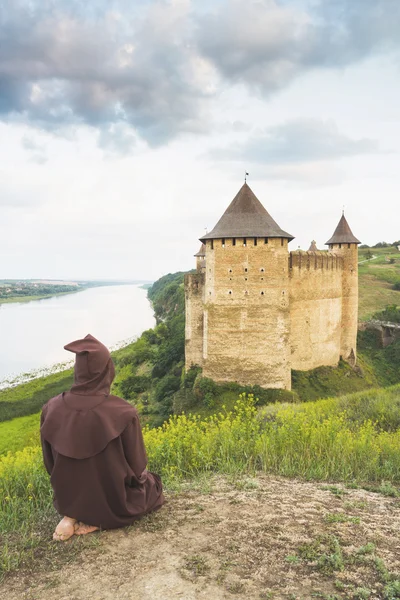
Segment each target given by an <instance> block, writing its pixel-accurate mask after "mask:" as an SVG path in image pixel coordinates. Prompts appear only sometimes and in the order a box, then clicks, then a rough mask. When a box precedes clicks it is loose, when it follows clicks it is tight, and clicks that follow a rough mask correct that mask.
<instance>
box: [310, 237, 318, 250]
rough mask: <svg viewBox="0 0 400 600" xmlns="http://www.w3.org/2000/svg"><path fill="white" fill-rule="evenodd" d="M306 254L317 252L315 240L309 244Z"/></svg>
mask: <svg viewBox="0 0 400 600" xmlns="http://www.w3.org/2000/svg"><path fill="white" fill-rule="evenodd" d="M308 252H318V248H317V242H316V241H315V240H313V241H312V242H311V244H310V247H309V249H308Z"/></svg>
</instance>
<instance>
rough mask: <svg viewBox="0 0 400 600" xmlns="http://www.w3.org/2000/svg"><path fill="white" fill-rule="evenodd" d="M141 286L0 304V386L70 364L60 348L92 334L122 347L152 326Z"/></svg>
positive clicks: (112, 288)
mask: <svg viewBox="0 0 400 600" xmlns="http://www.w3.org/2000/svg"><path fill="white" fill-rule="evenodd" d="M154 323H155V321H154V316H153V311H152V308H151V305H150V303H149V301H148V299H147V291H146V290H144V289H141V288H140V286H139V285H115V286H107V287H96V288H90V289H87V290H83V291H82V292H77V293H73V294H68V295H65V296H55V297H53V298H48V299H45V300H34V301H32V302H27V303H17V304H1V305H0V385H1V382H2V381H3V385H4V380H11V379H13V378H15V377H16V376H20V375H22V374H24V373H26V372H31V371H36V370H38V369H39V370H42V369H46V368H48V367H51V366H52V365H54V364H55V363H60V362H66V361H70V360H71V359H72V358H73V355H71V353H70V352H67V351H66V350H64V348H63V347H64V345H65V344H67V343H68V342H71V341H73V340H75V339H78V338H81V337H84V336H85V335H86V334H87V333H91V334H92V335H94V336H95V337H96V338H98V339H99V340H100V341H101V342H103V343H104V344H105V345H106V346H108V347H110V346H111V347H112V346H116V345H120V344H121V343H123V342H124V341H128V340H130V339H132V338H135V337H137V336H138V335H140V334H141V333H142V332H143V331H144V330H146V329H149V328H151V327H153V326H154Z"/></svg>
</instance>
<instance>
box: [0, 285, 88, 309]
mask: <svg viewBox="0 0 400 600" xmlns="http://www.w3.org/2000/svg"><path fill="white" fill-rule="evenodd" d="M88 289H89V288H87V287H81V288H79V289H77V290H71V291H69V292H56V293H55V294H45V295H43V296H12V297H11V298H0V306H1V305H2V304H23V303H25V302H32V301H34V300H49V299H50V298H55V297H56V296H67V295H69V294H77V293H78V292H83V291H84V290H88Z"/></svg>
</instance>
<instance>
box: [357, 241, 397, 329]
mask: <svg viewBox="0 0 400 600" xmlns="http://www.w3.org/2000/svg"><path fill="white" fill-rule="evenodd" d="M369 254H372V255H373V256H376V258H374V259H372V260H369V261H368V262H362V263H361V264H360V265H359V268H358V273H359V319H360V320H361V321H366V320H368V319H369V318H370V317H371V316H372V315H373V314H374V313H375V312H377V311H379V310H382V309H383V308H384V307H385V306H387V305H389V304H396V305H400V291H397V290H394V289H393V286H394V284H396V283H398V282H400V252H399V251H398V250H397V248H395V247H394V246H392V247H389V248H366V249H360V252H359V260H360V261H364V260H366V259H367V257H368V256H369ZM390 260H394V261H395V262H394V263H390V262H389V261H390Z"/></svg>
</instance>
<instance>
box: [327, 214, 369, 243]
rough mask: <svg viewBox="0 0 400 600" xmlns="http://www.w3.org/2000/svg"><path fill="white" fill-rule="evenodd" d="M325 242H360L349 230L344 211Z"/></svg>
mask: <svg viewBox="0 0 400 600" xmlns="http://www.w3.org/2000/svg"><path fill="white" fill-rule="evenodd" d="M325 243H326V244H361V242H360V240H358V239H357V238H356V237H355V236H354V235H353V232H352V231H351V229H350V227H349V224H348V222H347V221H346V217H345V216H344V213H343V214H342V217H341V219H340V221H339V223H338V226H337V227H336V229H335V233H334V234H333V236H332V237H331V238H330V239H329V240H328V241H327V242H325Z"/></svg>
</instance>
